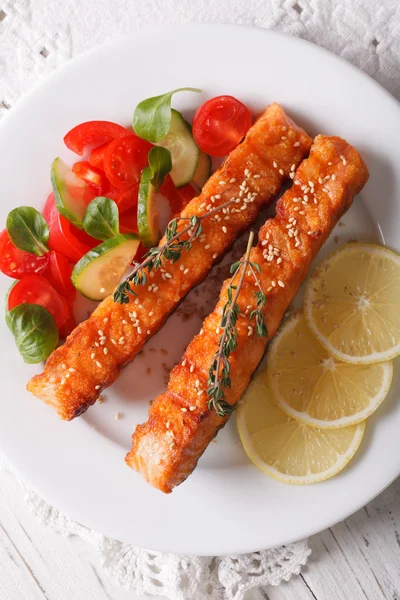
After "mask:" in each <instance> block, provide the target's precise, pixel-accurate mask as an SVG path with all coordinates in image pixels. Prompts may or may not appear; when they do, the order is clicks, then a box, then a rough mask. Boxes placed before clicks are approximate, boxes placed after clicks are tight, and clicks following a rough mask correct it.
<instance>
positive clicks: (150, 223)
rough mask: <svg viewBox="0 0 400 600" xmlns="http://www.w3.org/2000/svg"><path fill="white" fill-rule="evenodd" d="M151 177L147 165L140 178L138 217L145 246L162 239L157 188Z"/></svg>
mask: <svg viewBox="0 0 400 600" xmlns="http://www.w3.org/2000/svg"><path fill="white" fill-rule="evenodd" d="M150 179H151V169H150V167H146V168H145V169H143V171H142V176H141V178H140V185H139V197H138V217H137V223H138V231H139V236H140V239H141V241H142V244H143V246H145V248H152V247H153V246H156V245H157V244H158V240H159V239H160V227H159V220H158V213H157V207H156V201H155V197H154V193H155V189H154V186H153V185H152V184H151V183H150Z"/></svg>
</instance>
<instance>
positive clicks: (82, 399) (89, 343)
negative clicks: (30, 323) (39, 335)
mask: <svg viewBox="0 0 400 600" xmlns="http://www.w3.org/2000/svg"><path fill="white" fill-rule="evenodd" d="M310 147H311V139H310V137H309V136H308V135H307V134H306V133H305V131H304V130H303V129H301V128H300V127H298V126H297V125H296V124H295V123H294V122H293V121H292V120H291V119H290V118H289V117H288V116H287V115H286V114H285V112H284V111H283V109H282V108H281V107H280V106H279V105H278V104H272V105H270V106H269V107H267V109H266V110H265V112H264V113H263V114H262V115H261V117H260V118H259V119H258V120H257V121H256V123H255V124H254V125H253V127H252V128H251V129H250V130H249V132H248V134H247V135H246V138H245V140H244V141H243V143H242V144H240V145H239V146H238V147H237V148H236V149H235V150H234V151H233V152H231V154H230V155H229V157H228V158H227V159H226V161H225V162H224V164H223V165H222V167H221V168H220V169H219V170H218V171H216V173H214V174H213V175H212V176H211V177H210V179H209V180H208V182H207V183H206V184H205V185H204V187H203V190H202V192H201V194H200V195H199V196H198V197H197V198H194V199H193V200H191V201H190V202H189V204H188V205H187V206H186V207H185V208H184V210H183V211H182V214H181V217H185V218H187V217H192V216H194V215H201V214H204V213H205V212H207V211H209V210H210V209H211V208H215V207H218V206H219V205H221V204H223V203H225V202H227V201H228V200H230V199H232V198H235V199H237V203H238V204H235V206H236V208H235V210H233V209H230V210H229V211H228V212H225V213H222V211H221V212H220V214H216V215H214V216H213V218H207V219H204V220H203V221H202V226H203V231H204V235H202V236H201V237H200V238H198V239H197V240H195V241H194V243H193V247H192V249H191V250H190V252H185V251H184V252H183V254H182V257H181V259H180V260H178V261H177V262H176V263H174V264H171V263H170V262H168V263H167V265H166V266H165V269H160V270H158V271H154V270H153V271H152V273H151V276H150V277H149V274H148V273H147V279H148V283H147V285H146V286H141V287H140V288H135V287H134V286H133V285H132V289H133V290H134V291H135V292H136V294H137V297H136V298H135V297H131V300H130V303H129V304H124V305H120V304H118V303H115V302H114V300H113V297H112V296H110V297H108V298H106V299H105V300H104V301H103V302H102V303H101V304H100V305H99V306H98V307H97V308H96V310H95V311H94V312H93V314H92V315H91V316H90V318H89V319H88V320H87V321H84V322H83V323H81V324H80V325H78V327H77V328H76V329H75V330H74V331H73V332H72V333H71V335H70V336H69V337H68V339H67V341H66V342H65V344H64V345H63V346H61V347H59V348H57V349H56V350H55V351H54V352H53V353H52V355H51V356H50V357H49V359H48V360H47V363H46V366H45V369H44V372H43V373H41V374H40V375H36V376H35V377H33V378H32V379H31V380H30V381H29V383H28V385H27V389H28V390H29V391H31V392H32V393H33V394H34V395H35V396H37V397H38V398H41V399H42V400H44V401H45V402H47V403H48V404H50V405H51V406H53V407H54V408H55V409H56V410H57V412H58V414H59V416H60V417H61V418H62V419H66V420H71V419H73V418H74V417H76V416H78V415H80V414H81V413H83V412H84V411H85V410H87V408H89V406H91V405H92V404H94V402H95V401H96V400H97V398H98V397H99V395H100V393H101V391H102V389H104V388H105V387H107V386H109V385H110V384H111V383H112V382H113V381H115V379H117V377H118V375H119V372H120V370H121V368H122V367H123V366H124V365H126V364H127V363H129V362H130V361H131V360H132V359H133V358H134V357H135V355H136V354H137V353H138V352H140V350H141V349H142V347H143V345H144V344H145V342H146V341H147V340H148V339H149V337H150V336H151V335H153V334H154V333H156V332H157V331H158V330H159V329H160V327H161V326H162V325H163V323H164V322H165V320H166V319H167V317H168V315H169V314H170V313H171V311H173V310H174V309H175V308H176V306H177V305H178V304H179V302H180V301H181V300H182V298H183V297H184V296H185V295H186V294H187V293H188V292H189V291H190V289H191V288H193V287H194V286H195V285H197V284H198V283H199V282H200V281H202V280H203V279H204V278H205V277H206V275H207V274H208V272H209V271H210V269H211V267H212V266H213V264H214V262H216V261H218V259H220V258H221V256H222V255H223V254H224V253H225V252H226V250H227V249H228V248H229V247H230V246H231V244H232V243H233V242H234V240H235V239H236V237H237V236H238V235H239V234H240V233H241V232H242V231H244V230H245V229H246V228H247V227H248V226H249V225H250V224H251V223H252V222H253V221H254V220H255V219H256V217H257V215H258V213H259V211H260V209H261V208H262V206H264V205H266V204H268V203H269V202H271V201H272V200H273V198H274V196H275V195H276V194H277V192H278V191H279V189H280V187H281V185H282V181H283V180H284V179H285V178H288V177H289V176H291V177H293V176H294V170H295V167H296V166H297V165H298V164H299V163H300V161H301V160H302V158H303V157H304V156H305V155H306V154H308V152H309V150H310ZM224 210H225V211H227V209H224ZM164 242H165V238H163V239H162V240H161V242H160V245H161V244H163V243H164Z"/></svg>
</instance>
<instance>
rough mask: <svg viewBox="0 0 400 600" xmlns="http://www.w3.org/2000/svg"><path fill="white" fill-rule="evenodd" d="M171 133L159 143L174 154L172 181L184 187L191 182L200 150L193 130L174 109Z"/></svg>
mask: <svg viewBox="0 0 400 600" xmlns="http://www.w3.org/2000/svg"><path fill="white" fill-rule="evenodd" d="M171 113H172V114H171V125H170V128H169V132H168V133H167V135H166V136H165V138H163V139H162V140H160V141H159V142H158V146H163V147H164V148H167V149H168V150H169V151H170V152H171V154H172V171H171V173H170V175H171V178H172V181H173V182H174V184H175V185H176V187H178V188H179V187H182V186H184V185H186V184H187V183H189V181H191V179H192V177H193V175H194V174H195V172H196V169H197V163H198V162H199V157H200V149H199V147H198V145H197V144H196V142H195V141H194V138H193V135H192V128H191V127H190V125H189V123H188V122H187V121H185V119H184V118H183V117H182V115H181V113H179V112H178V111H177V110H174V109H172V111H171Z"/></svg>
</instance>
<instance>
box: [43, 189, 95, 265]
mask: <svg viewBox="0 0 400 600" xmlns="http://www.w3.org/2000/svg"><path fill="white" fill-rule="evenodd" d="M43 216H44V218H45V219H46V221H47V224H48V226H49V230H50V237H49V248H50V249H51V250H56V251H57V252H60V253H61V254H63V255H64V256H65V257H66V258H68V260H70V261H71V262H72V263H76V262H78V260H80V259H81V258H82V256H83V255H84V254H86V252H89V250H91V249H92V248H94V247H95V246H97V245H98V244H99V241H98V240H96V239H94V238H92V237H90V236H89V235H88V234H87V233H86V232H85V231H82V230H80V229H77V228H76V227H74V226H73V225H72V224H71V223H70V222H69V221H67V219H65V218H64V217H63V216H62V215H60V213H59V212H58V210H57V209H56V206H55V204H54V195H53V194H50V196H49V197H48V198H47V202H46V205H45V207H44V211H43Z"/></svg>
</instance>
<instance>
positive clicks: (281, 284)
mask: <svg viewBox="0 0 400 600" xmlns="http://www.w3.org/2000/svg"><path fill="white" fill-rule="evenodd" d="M278 285H279V286H280V287H281V288H284V287H285V284H284V283H283V281H281V280H280V279H278Z"/></svg>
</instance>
